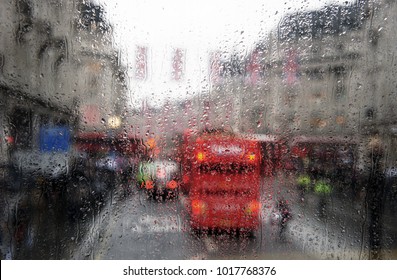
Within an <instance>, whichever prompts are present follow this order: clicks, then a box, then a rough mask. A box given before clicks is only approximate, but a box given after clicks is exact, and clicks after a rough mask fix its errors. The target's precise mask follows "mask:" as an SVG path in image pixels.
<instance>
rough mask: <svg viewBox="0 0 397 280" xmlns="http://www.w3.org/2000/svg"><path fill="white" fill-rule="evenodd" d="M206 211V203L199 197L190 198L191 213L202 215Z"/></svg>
mask: <svg viewBox="0 0 397 280" xmlns="http://www.w3.org/2000/svg"><path fill="white" fill-rule="evenodd" d="M206 211H207V204H206V203H205V202H204V201H201V200H199V199H194V200H192V214H193V215H196V216H198V215H203V214H205V212H206Z"/></svg>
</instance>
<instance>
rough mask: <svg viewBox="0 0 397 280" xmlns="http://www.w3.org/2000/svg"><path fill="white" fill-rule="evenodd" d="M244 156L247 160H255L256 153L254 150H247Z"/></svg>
mask: <svg viewBox="0 0 397 280" xmlns="http://www.w3.org/2000/svg"><path fill="white" fill-rule="evenodd" d="M246 156H247V159H248V160H249V161H255V159H256V155H255V153H254V152H249V153H248V154H247V155H246Z"/></svg>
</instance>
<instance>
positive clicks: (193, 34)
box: [95, 0, 353, 99]
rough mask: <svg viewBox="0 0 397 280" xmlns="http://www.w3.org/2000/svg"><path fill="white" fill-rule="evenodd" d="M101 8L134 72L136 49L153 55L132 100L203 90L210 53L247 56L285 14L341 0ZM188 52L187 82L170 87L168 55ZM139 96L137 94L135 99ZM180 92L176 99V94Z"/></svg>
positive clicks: (186, 1)
mask: <svg viewBox="0 0 397 280" xmlns="http://www.w3.org/2000/svg"><path fill="white" fill-rule="evenodd" d="M95 1H97V2H100V3H102V4H103V5H104V6H105V10H106V11H107V17H108V18H109V20H110V21H111V24H112V25H113V26H114V29H115V40H116V41H117V42H118V46H119V47H120V48H121V49H122V50H123V56H124V58H125V59H126V61H127V63H128V65H129V67H130V68H133V67H134V65H133V63H134V59H135V58H134V57H135V50H136V46H137V45H143V46H147V47H148V48H149V50H150V60H149V64H150V67H149V71H150V77H149V79H148V80H147V81H146V82H145V84H142V83H134V82H133V81H132V85H131V90H132V91H133V95H134V98H136V97H138V95H140V97H142V96H144V97H145V96H146V97H149V98H150V96H152V97H153V96H155V97H156V98H157V99H164V98H168V97H175V96H181V95H182V96H183V95H184V94H185V93H183V92H187V91H188V92H190V91H196V90H197V89H200V88H203V89H204V90H205V83H206V80H207V78H206V77H205V75H206V72H207V66H206V64H208V53H209V52H210V51H211V50H215V49H220V50H223V51H225V52H226V51H228V50H229V49H231V48H234V49H238V50H246V49H247V50H249V49H251V48H252V46H253V44H254V43H255V42H257V41H258V39H259V38H261V37H263V36H264V35H266V34H267V33H268V32H269V31H270V30H272V29H274V27H275V26H276V25H277V23H278V22H279V20H280V19H281V17H282V16H283V15H285V14H286V13H293V12H296V11H299V10H313V9H318V8H321V7H323V6H324V5H327V4H330V3H346V2H353V1H351V0H350V1H346V0H344V1H341V0H302V1H297V0H199V1H193V0H160V1H159V0H95ZM172 48H182V49H184V50H186V54H187V55H186V59H187V61H186V79H185V80H184V82H183V83H182V84H181V83H179V84H177V85H176V84H172V83H169V82H168V79H169V75H168V72H167V71H168V69H169V68H170V67H169V65H170V55H169V53H168V50H170V49H172ZM138 91H139V94H138V93H137V92H138ZM177 92H178V93H177Z"/></svg>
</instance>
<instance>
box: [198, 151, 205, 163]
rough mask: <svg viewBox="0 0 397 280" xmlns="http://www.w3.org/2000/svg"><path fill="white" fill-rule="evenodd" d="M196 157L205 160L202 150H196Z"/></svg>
mask: <svg viewBox="0 0 397 280" xmlns="http://www.w3.org/2000/svg"><path fill="white" fill-rule="evenodd" d="M196 159H197V160H198V161H204V160H205V153H204V152H198V153H197V154H196Z"/></svg>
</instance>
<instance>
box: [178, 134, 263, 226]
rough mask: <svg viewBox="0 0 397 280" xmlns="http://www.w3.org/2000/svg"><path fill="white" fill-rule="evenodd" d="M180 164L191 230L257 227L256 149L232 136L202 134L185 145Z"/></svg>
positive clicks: (255, 145)
mask: <svg viewBox="0 0 397 280" xmlns="http://www.w3.org/2000/svg"><path fill="white" fill-rule="evenodd" d="M184 149H185V153H184V154H185V157H184V159H183V161H182V165H183V166H182V170H183V172H184V174H183V175H184V183H185V184H187V186H188V198H189V208H190V214H191V219H190V221H191V226H192V228H193V229H199V230H200V229H243V230H247V231H254V230H256V229H257V228H258V227H259V225H260V210H261V204H260V180H261V179H260V177H261V176H260V163H261V157H260V146H259V143H258V142H257V141H253V140H247V139H243V138H240V137H238V136H236V135H234V134H232V133H225V132H210V133H208V132H204V133H201V134H200V135H197V136H195V137H190V141H189V142H188V143H187V144H185V146H184Z"/></svg>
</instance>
